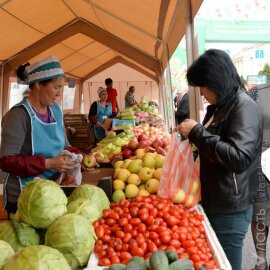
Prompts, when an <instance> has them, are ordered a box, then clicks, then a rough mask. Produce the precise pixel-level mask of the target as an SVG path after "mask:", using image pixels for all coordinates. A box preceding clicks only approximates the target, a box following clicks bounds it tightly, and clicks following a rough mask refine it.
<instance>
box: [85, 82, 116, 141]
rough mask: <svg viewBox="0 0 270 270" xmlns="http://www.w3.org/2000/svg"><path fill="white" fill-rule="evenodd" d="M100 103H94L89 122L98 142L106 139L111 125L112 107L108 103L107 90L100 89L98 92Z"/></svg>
mask: <svg viewBox="0 0 270 270" xmlns="http://www.w3.org/2000/svg"><path fill="white" fill-rule="evenodd" d="M97 94H98V96H99V101H94V102H93V103H92V104H91V107H90V110H89V115H88V118H89V121H90V123H91V124H92V125H93V127H94V133H95V137H96V139H97V141H100V140H102V139H103V138H105V137H106V130H107V129H108V127H109V126H110V124H111V121H112V120H111V119H109V118H111V117H112V105H111V103H110V102H108V101H107V100H108V94H107V90H106V89H105V88H103V87H99V88H98V90H97Z"/></svg>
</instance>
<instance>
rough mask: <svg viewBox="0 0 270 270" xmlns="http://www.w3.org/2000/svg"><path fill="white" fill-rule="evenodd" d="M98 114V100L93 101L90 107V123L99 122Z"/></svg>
mask: <svg viewBox="0 0 270 270" xmlns="http://www.w3.org/2000/svg"><path fill="white" fill-rule="evenodd" d="M96 115H97V102H93V103H92V105H91V107H90V110H89V115H88V119H89V122H90V123H92V124H96V123H97V119H96Z"/></svg>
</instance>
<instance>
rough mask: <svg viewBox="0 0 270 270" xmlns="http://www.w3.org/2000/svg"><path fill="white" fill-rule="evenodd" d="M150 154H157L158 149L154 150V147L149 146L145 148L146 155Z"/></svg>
mask: <svg viewBox="0 0 270 270" xmlns="http://www.w3.org/2000/svg"><path fill="white" fill-rule="evenodd" d="M148 152H150V153H154V152H156V149H155V148H153V147H150V146H148V147H146V148H145V153H148Z"/></svg>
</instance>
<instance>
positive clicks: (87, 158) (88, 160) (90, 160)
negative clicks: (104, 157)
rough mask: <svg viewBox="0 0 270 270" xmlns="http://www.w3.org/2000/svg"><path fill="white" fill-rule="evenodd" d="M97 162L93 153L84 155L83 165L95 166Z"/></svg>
mask: <svg viewBox="0 0 270 270" xmlns="http://www.w3.org/2000/svg"><path fill="white" fill-rule="evenodd" d="M96 164H97V161H96V159H95V157H94V156H93V155H84V157H83V165H84V166H85V167H87V168H93V167H94V166H95V165H96Z"/></svg>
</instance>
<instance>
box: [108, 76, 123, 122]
mask: <svg viewBox="0 0 270 270" xmlns="http://www.w3.org/2000/svg"><path fill="white" fill-rule="evenodd" d="M105 85H106V87H107V88H106V90H107V94H108V99H107V101H108V102H110V103H111V105H112V116H113V117H116V116H117V114H118V113H119V112H120V110H119V106H118V102H117V91H116V89H114V88H112V86H113V80H112V79H111V78H107V79H106V80H105Z"/></svg>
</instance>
